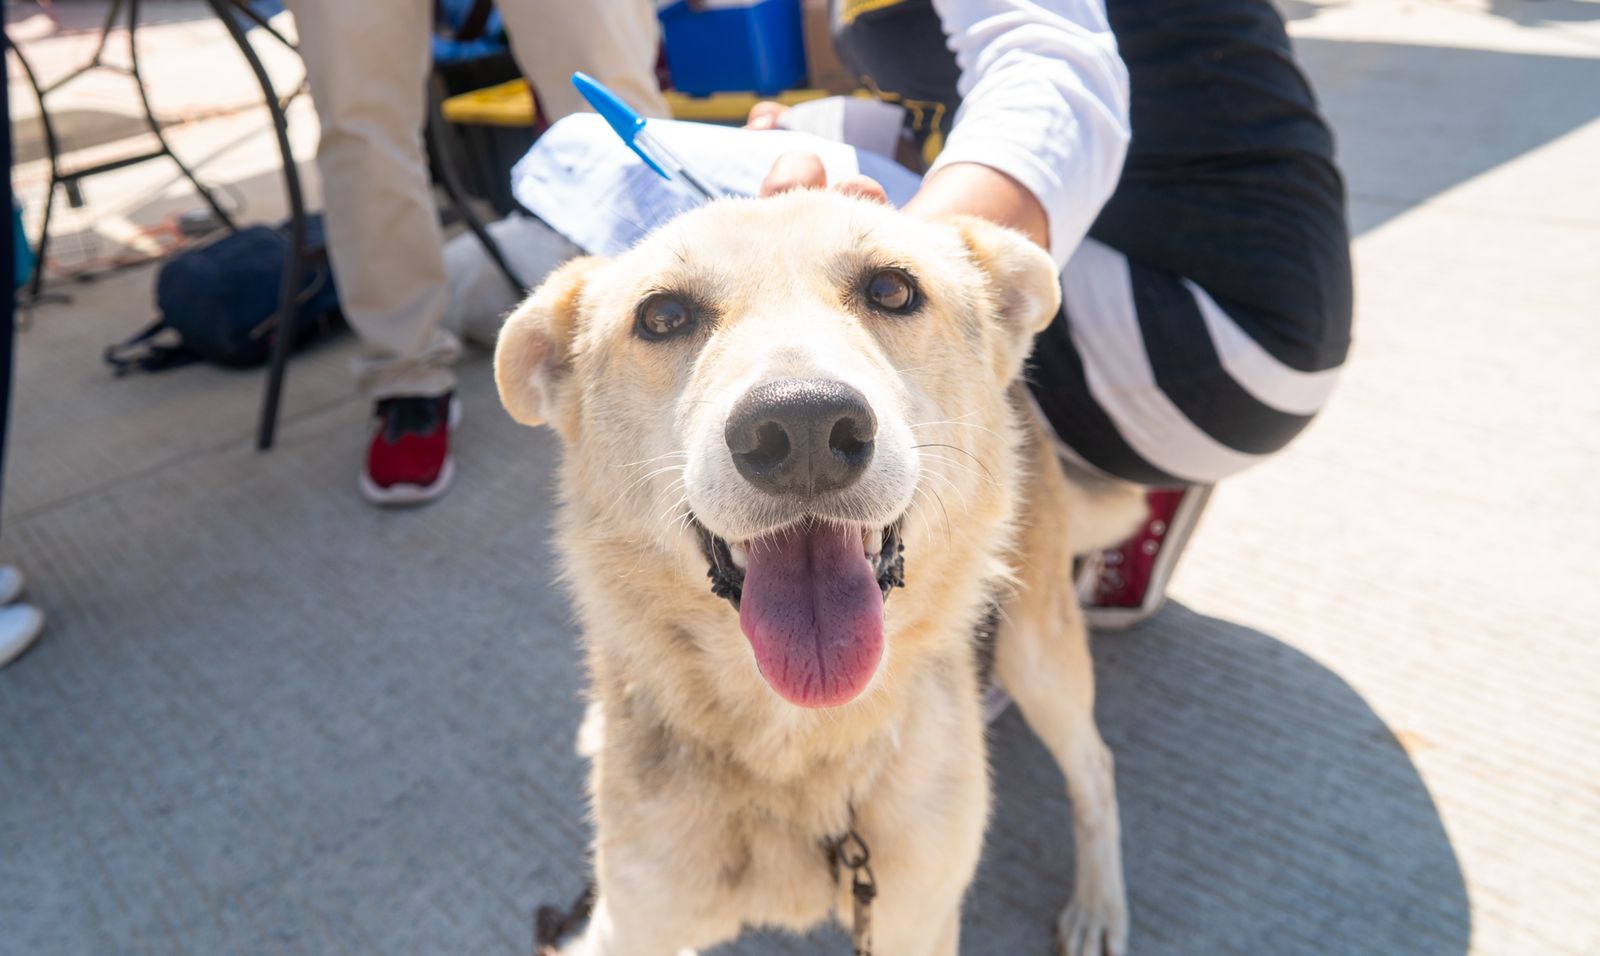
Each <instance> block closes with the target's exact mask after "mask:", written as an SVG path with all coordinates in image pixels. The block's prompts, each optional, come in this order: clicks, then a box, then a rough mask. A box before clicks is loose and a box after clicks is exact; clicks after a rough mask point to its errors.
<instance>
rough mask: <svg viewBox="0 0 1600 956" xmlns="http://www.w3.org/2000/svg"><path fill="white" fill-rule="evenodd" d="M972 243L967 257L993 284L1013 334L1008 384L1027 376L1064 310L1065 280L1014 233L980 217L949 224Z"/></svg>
mask: <svg viewBox="0 0 1600 956" xmlns="http://www.w3.org/2000/svg"><path fill="white" fill-rule="evenodd" d="M949 222H950V224H951V225H953V226H955V227H956V229H957V230H959V231H960V233H961V238H962V239H963V240H964V241H965V242H966V245H967V254H968V255H970V256H971V257H972V260H973V261H974V262H975V263H976V264H977V266H978V268H979V269H981V270H983V272H984V274H985V275H986V276H987V277H988V280H989V293H990V296H991V297H992V301H993V303H994V305H995V308H996V318H997V319H998V320H999V322H1000V324H1001V327H1002V330H1003V331H1004V332H1005V333H1006V334H1007V338H1008V345H1009V348H1007V349H1006V353H1007V354H1006V355H1005V356H1004V357H1003V361H1004V362H1005V363H1006V364H1007V366H1008V368H1009V372H1005V371H1003V372H1002V377H1003V378H1005V379H1007V380H1008V381H1009V380H1010V379H1011V378H1014V377H1015V376H1016V374H1017V373H1018V372H1019V371H1021V368H1022V361H1023V359H1025V358H1027V355H1028V352H1029V351H1031V350H1032V348H1033V337H1034V336H1035V335H1037V334H1038V333H1039V332H1041V331H1042V330H1043V329H1044V327H1045V326H1047V325H1049V324H1050V320H1051V319H1053V318H1055V315H1056V311H1057V310H1058V309H1060V308H1061V277H1060V275H1059V274H1058V273H1057V271H1056V264H1055V260H1053V259H1051V258H1050V254H1049V253H1048V252H1045V251H1044V250H1043V249H1041V248H1039V247H1038V246H1037V245H1035V244H1034V242H1033V241H1032V240H1031V239H1029V238H1028V237H1027V236H1024V235H1023V234H1022V233H1020V232H1017V231H1016V230H1014V229H1007V228H1006V227H1005V226H999V225H996V224H994V223H992V222H989V221H988V220H986V219H979V218H977V217H974V216H953V217H951V218H950V220H949Z"/></svg>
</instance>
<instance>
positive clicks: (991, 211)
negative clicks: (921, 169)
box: [745, 100, 1050, 249]
mask: <svg viewBox="0 0 1600 956" xmlns="http://www.w3.org/2000/svg"><path fill="white" fill-rule="evenodd" d="M788 111H789V107H787V106H784V105H783V104H782V103H775V102H772V101H770V100H763V101H761V102H759V103H757V104H756V105H755V106H752V107H751V108H750V115H749V116H748V117H746V119H745V129H753V130H764V129H776V128H778V124H779V122H780V121H781V120H782V118H783V114H784V113H787V112H788ZM827 186H828V176H827V173H826V171H825V170H824V169H823V167H822V160H820V159H818V158H817V157H816V156H815V155H814V154H811V153H800V152H794V153H785V154H784V155H782V156H780V157H778V160H777V162H775V163H773V165H772V171H771V172H769V173H768V174H767V178H766V179H765V180H764V181H762V183H761V195H763V196H774V195H777V194H779V193H785V192H789V191H790V190H793V189H823V188H826V187H827ZM833 188H834V189H836V190H838V191H839V192H842V193H846V194H849V195H855V196H862V197H864V198H868V199H876V200H877V201H879V202H888V198H887V197H886V196H885V194H884V191H883V186H881V185H880V184H879V183H878V182H877V181H876V180H874V179H872V178H871V177H869V176H860V175H857V176H851V177H849V178H848V179H844V180H841V181H840V182H837V183H834V184H833ZM905 212H907V213H909V214H911V215H913V216H921V217H922V218H924V219H939V218H943V217H945V216H952V215H968V216H977V217H979V218H981V219H987V220H989V221H990V222H996V223H999V224H1000V225H1002V226H1010V227H1011V228H1012V229H1015V230H1017V231H1018V232H1020V233H1022V234H1023V235H1025V236H1027V237H1028V238H1029V239H1032V240H1033V241H1034V242H1035V243H1036V244H1038V245H1039V246H1040V247H1042V248H1045V249H1049V248H1050V223H1049V220H1048V219H1047V218H1046V217H1045V212H1044V207H1043V206H1042V205H1040V204H1039V200H1038V199H1037V198H1035V197H1034V195H1033V193H1031V192H1029V191H1028V190H1027V189H1026V188H1025V187H1024V186H1023V185H1022V184H1021V183H1019V182H1017V181H1016V180H1015V179H1012V178H1011V177H1010V176H1008V175H1006V174H1005V173H1002V172H1000V171H999V170H997V169H993V168H991V167H988V166H984V165H981V164H979V163H952V164H951V165H949V166H945V167H942V168H940V169H937V170H935V171H934V172H933V173H932V174H930V175H929V176H928V177H927V178H926V179H924V180H923V181H922V187H921V188H920V189H919V190H917V194H916V195H915V196H913V197H912V198H911V201H910V202H909V203H907V204H906V207H905Z"/></svg>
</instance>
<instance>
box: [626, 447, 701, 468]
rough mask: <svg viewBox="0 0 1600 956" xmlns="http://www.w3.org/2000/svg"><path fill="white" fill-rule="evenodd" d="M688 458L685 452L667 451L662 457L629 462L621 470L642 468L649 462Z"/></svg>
mask: <svg viewBox="0 0 1600 956" xmlns="http://www.w3.org/2000/svg"><path fill="white" fill-rule="evenodd" d="M688 457H689V452H688V451H685V450H678V451H669V452H667V453H666V454H664V455H656V456H655V457H653V458H641V459H639V460H638V461H630V462H628V463H627V464H626V465H623V466H622V467H623V468H637V467H642V466H644V465H648V464H650V463H651V462H657V461H661V460H663V459H666V458H688Z"/></svg>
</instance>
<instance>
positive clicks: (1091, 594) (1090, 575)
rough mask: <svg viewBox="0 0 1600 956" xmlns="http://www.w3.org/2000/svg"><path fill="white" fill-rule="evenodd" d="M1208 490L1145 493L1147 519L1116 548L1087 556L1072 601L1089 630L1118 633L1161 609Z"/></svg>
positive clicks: (1197, 487) (1202, 487) (1205, 487)
mask: <svg viewBox="0 0 1600 956" xmlns="http://www.w3.org/2000/svg"><path fill="white" fill-rule="evenodd" d="M1210 497H1211V486H1210V485H1193V486H1190V487H1188V488H1178V489H1173V490H1152V491H1149V492H1146V493H1145V500H1146V502H1147V503H1148V505H1149V508H1150V516H1149V517H1148V518H1146V519H1145V523H1144V527H1142V528H1140V529H1139V531H1138V532H1137V533H1135V534H1134V536H1133V537H1131V538H1129V539H1128V540H1127V541H1124V542H1123V543H1122V544H1121V545H1119V546H1117V547H1115V548H1111V549H1109V550H1106V551H1102V552H1100V553H1099V554H1096V555H1090V556H1089V557H1088V558H1087V559H1086V560H1085V561H1084V564H1083V567H1082V569H1081V570H1080V571H1079V573H1078V599H1079V600H1080V601H1082V602H1083V616H1084V620H1085V621H1086V622H1087V623H1088V625H1089V627H1090V629H1092V630H1096V631H1121V630H1126V629H1127V628H1130V627H1134V626H1135V625H1138V624H1143V623H1144V622H1145V621H1147V620H1149V619H1150V618H1151V617H1153V616H1155V613H1156V612H1157V611H1159V610H1161V605H1162V604H1163V603H1165V602H1166V599H1167V582H1168V581H1169V580H1171V579H1172V572H1173V571H1174V570H1175V569H1176V568H1177V566H1178V558H1179V557H1180V556H1181V555H1182V554H1183V549H1184V546H1185V545H1187V544H1188V543H1189V537H1190V536H1191V535H1192V534H1194V529H1195V525H1197V524H1199V523H1200V512H1201V511H1202V510H1203V509H1204V508H1205V506H1206V501H1207V500H1208V499H1209V498H1210Z"/></svg>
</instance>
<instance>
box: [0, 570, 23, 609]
mask: <svg viewBox="0 0 1600 956" xmlns="http://www.w3.org/2000/svg"><path fill="white" fill-rule="evenodd" d="M26 585H27V582H26V581H24V580H23V578H22V572H21V571H18V570H17V569H16V568H14V567H12V566H11V565H9V564H0V607H5V606H6V605H7V604H10V603H11V602H12V601H15V600H16V599H17V598H19V597H22V589H23V588H24V587H25V586H26Z"/></svg>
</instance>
